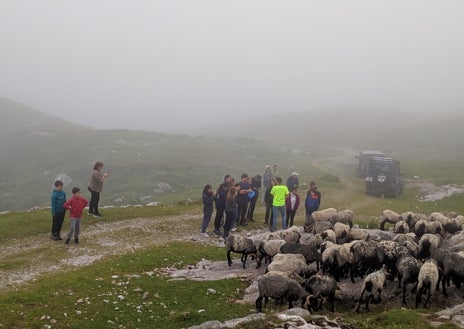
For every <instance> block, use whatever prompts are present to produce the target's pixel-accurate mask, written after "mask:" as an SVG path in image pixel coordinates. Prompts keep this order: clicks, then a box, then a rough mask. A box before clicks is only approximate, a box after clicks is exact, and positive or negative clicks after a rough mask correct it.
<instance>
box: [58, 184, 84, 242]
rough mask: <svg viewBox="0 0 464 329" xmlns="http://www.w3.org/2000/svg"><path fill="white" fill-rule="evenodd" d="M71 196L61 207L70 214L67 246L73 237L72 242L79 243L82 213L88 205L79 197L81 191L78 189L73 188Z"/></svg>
mask: <svg viewBox="0 0 464 329" xmlns="http://www.w3.org/2000/svg"><path fill="white" fill-rule="evenodd" d="M72 194H73V196H72V198H71V199H69V200H68V201H66V202H65V203H64V205H63V207H64V208H65V209H66V210H69V212H70V222H69V232H68V235H67V239H66V242H65V243H66V244H69V241H71V238H72V236H73V235H74V242H75V243H79V232H80V227H81V217H82V211H83V210H84V208H85V207H86V206H87V204H88V203H89V202H88V201H87V200H86V199H85V198H83V197H81V190H80V189H79V188H78V187H73V189H72Z"/></svg>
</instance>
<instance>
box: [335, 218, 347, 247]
mask: <svg viewBox="0 0 464 329" xmlns="http://www.w3.org/2000/svg"><path fill="white" fill-rule="evenodd" d="M333 231H334V232H335V236H336V238H337V242H338V243H340V244H342V243H345V242H348V241H349V239H350V226H349V225H346V224H343V223H335V225H334V229H333Z"/></svg>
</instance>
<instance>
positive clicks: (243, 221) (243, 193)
mask: <svg viewBox="0 0 464 329" xmlns="http://www.w3.org/2000/svg"><path fill="white" fill-rule="evenodd" d="M240 179H241V181H240V189H239V190H238V194H237V204H238V218H237V225H242V226H246V225H247V218H246V215H247V209H248V201H249V199H248V193H249V192H251V191H252V190H251V184H250V183H249V182H248V175H247V174H242V175H241V176H240Z"/></svg>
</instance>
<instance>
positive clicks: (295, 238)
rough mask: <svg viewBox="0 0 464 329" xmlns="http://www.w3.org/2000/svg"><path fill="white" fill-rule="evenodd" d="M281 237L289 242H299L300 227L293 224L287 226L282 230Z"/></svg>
mask: <svg viewBox="0 0 464 329" xmlns="http://www.w3.org/2000/svg"><path fill="white" fill-rule="evenodd" d="M280 237H281V239H282V240H285V241H287V242H299V241H300V237H301V234H300V228H299V227H298V226H295V225H293V226H292V227H289V228H287V229H286V230H283V231H281V232H280Z"/></svg>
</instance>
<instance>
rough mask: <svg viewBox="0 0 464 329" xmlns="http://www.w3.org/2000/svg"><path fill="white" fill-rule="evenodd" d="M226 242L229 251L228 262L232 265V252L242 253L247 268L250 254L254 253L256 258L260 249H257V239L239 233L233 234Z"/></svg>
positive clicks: (242, 259)
mask: <svg viewBox="0 0 464 329" xmlns="http://www.w3.org/2000/svg"><path fill="white" fill-rule="evenodd" d="M225 244H226V251H227V263H228V264H229V266H232V259H231V257H230V253H231V252H235V253H239V254H242V258H241V261H242V264H243V268H245V264H246V260H247V257H248V255H254V256H255V258H256V254H257V252H258V250H257V249H256V244H255V241H254V240H252V239H250V238H246V237H244V236H241V235H239V234H231V235H229V236H228V237H227V238H226V241H225Z"/></svg>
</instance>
